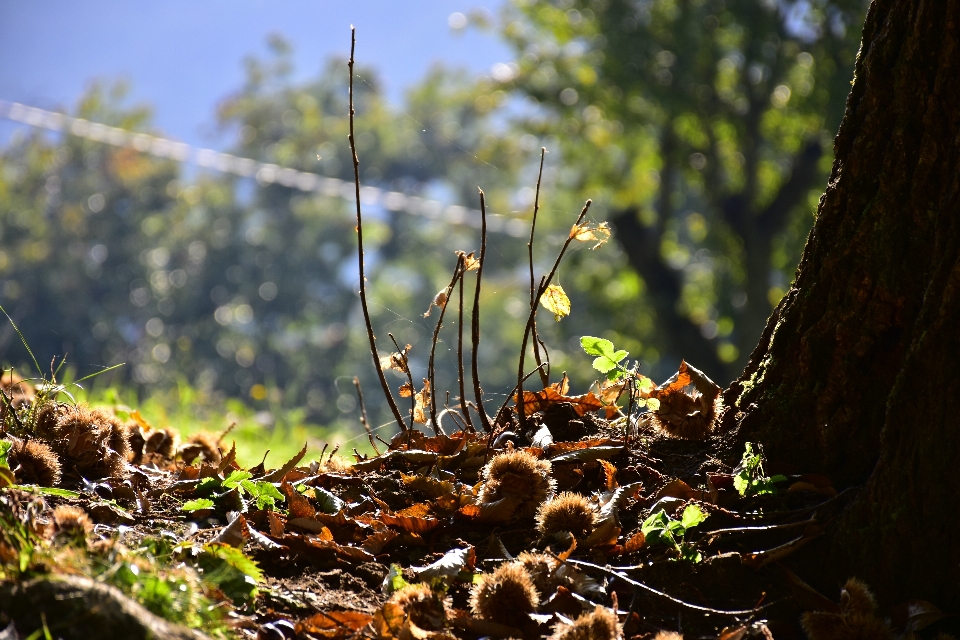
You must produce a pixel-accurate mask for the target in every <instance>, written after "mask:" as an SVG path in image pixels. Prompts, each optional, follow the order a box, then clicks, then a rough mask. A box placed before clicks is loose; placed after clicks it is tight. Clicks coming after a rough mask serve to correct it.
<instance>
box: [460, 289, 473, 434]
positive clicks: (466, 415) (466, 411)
mask: <svg viewBox="0 0 960 640" xmlns="http://www.w3.org/2000/svg"><path fill="white" fill-rule="evenodd" d="M457 289H458V291H459V300H458V306H459V313H460V315H459V317H458V318H457V382H459V384H460V410H461V411H462V412H463V419H464V420H465V421H466V423H467V426H468V427H469V428H470V431H476V429H474V427H473V420H471V419H470V408H469V407H468V406H467V392H466V381H465V379H464V378H465V376H464V373H463V276H462V275H461V276H460V282H459V283H458V286H457Z"/></svg>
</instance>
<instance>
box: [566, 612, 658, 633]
mask: <svg viewBox="0 0 960 640" xmlns="http://www.w3.org/2000/svg"><path fill="white" fill-rule="evenodd" d="M619 637H620V621H619V620H618V619H617V614H615V613H614V612H613V611H611V610H610V609H607V608H606V607H599V606H598V607H597V608H595V609H594V610H593V611H591V612H590V613H585V614H583V615H581V616H580V617H579V618H577V619H576V620H574V622H573V624H562V623H561V624H558V625H557V626H556V627H555V629H554V632H553V635H552V636H550V640H617V638H619ZM657 637H658V638H659V637H660V636H657Z"/></svg>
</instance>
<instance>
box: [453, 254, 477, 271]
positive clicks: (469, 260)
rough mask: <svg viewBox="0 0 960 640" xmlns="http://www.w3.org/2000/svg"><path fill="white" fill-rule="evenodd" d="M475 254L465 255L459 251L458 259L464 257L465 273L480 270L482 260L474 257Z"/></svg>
mask: <svg viewBox="0 0 960 640" xmlns="http://www.w3.org/2000/svg"><path fill="white" fill-rule="evenodd" d="M473 254H474V252H473V251H471V252H470V253H464V252H463V251H457V257H463V270H464V271H476V270H477V269H479V268H480V260H478V259H477V258H474V257H473Z"/></svg>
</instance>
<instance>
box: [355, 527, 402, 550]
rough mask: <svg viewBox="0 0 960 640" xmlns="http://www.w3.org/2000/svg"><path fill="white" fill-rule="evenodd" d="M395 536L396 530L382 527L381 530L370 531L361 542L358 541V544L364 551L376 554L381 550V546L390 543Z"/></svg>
mask: <svg viewBox="0 0 960 640" xmlns="http://www.w3.org/2000/svg"><path fill="white" fill-rule="evenodd" d="M396 537H397V532H396V531H394V530H393V529H384V530H383V531H377V532H376V533H371V534H370V535H369V536H367V537H366V538H364V540H363V542H361V543H360V546H361V547H363V549H364V551H366V552H367V553H372V554H373V555H378V554H379V553H380V552H382V551H383V548H384V547H386V546H387V545H388V544H390V543H391V542H392V541H393V539H394V538H396Z"/></svg>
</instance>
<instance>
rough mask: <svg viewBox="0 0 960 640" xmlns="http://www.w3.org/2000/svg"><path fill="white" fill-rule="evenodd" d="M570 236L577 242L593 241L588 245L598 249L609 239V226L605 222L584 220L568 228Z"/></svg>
mask: <svg viewBox="0 0 960 640" xmlns="http://www.w3.org/2000/svg"><path fill="white" fill-rule="evenodd" d="M570 237H571V238H573V239H574V240H576V241H578V242H595V243H596V244H595V245H593V246H592V247H590V248H591V249H598V248H600V247H601V246H603V245H604V244H605V243H606V242H607V241H608V240H609V239H610V226H609V225H608V224H607V223H606V222H600V223H594V222H584V223H581V224H578V225H577V224H575V225H573V227H572V228H571V229H570Z"/></svg>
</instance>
